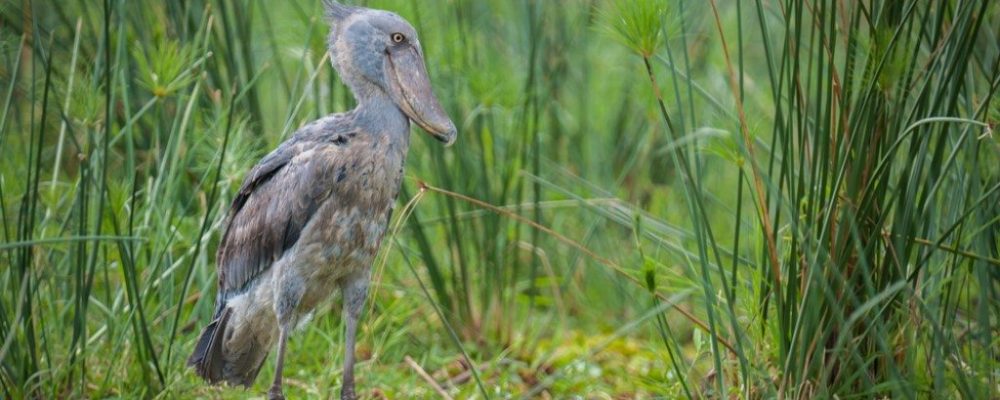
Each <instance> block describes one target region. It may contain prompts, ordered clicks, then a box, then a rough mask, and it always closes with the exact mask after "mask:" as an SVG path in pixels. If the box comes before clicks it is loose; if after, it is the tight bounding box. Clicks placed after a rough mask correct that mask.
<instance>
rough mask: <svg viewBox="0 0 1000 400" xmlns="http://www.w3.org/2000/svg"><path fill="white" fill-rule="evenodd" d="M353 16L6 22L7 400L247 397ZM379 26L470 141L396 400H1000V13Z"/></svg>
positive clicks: (389, 337)
mask: <svg viewBox="0 0 1000 400" xmlns="http://www.w3.org/2000/svg"><path fill="white" fill-rule="evenodd" d="M319 3H320V2H313V1H306V0H301V1H290V2H287V3H282V4H280V5H279V4H278V3H275V2H270V1H264V0H258V1H249V2H229V1H217V0H196V1H188V2H165V3H159V2H144V1H126V0H104V1H101V2H85V1H70V2H61V3H57V2H46V1H36V2H15V1H4V2H0V77H2V79H0V107H2V108H0V221H2V225H0V227H2V232H0V237H2V243H0V286H2V287H3V294H0V396H2V397H4V398H65V397H69V398H76V397H129V398H131V397H165V398H175V397H177V398H189V397H233V398H240V397H244V396H245V395H246V393H243V392H241V391H240V390H237V389H228V390H224V389H212V388H206V387H204V386H203V385H202V384H201V383H199V382H198V381H197V380H196V379H195V378H194V377H192V376H191V374H190V373H189V372H188V371H186V369H185V367H184V365H183V364H184V360H185V358H186V356H187V354H188V352H189V351H190V348H191V345H192V344H193V340H194V335H195V334H196V333H197V332H196V331H197V329H198V328H199V327H200V325H201V324H203V323H205V322H206V321H207V319H208V318H209V316H210V315H209V314H210V313H211V310H212V295H213V293H214V290H215V289H214V287H215V281H214V279H215V275H214V260H213V258H214V257H213V254H214V249H215V247H216V246H217V242H218V236H219V230H220V225H221V222H222V219H223V218H224V215H225V210H226V207H227V206H228V201H229V198H230V196H231V195H232V193H233V192H234V190H235V189H236V188H237V186H238V185H239V183H240V180H241V179H242V176H243V174H244V173H245V171H247V170H248V169H249V168H250V167H251V166H252V165H253V163H254V162H256V160H257V159H258V158H259V157H260V156H262V155H263V154H265V153H266V152H267V151H269V150H270V149H271V148H273V147H274V146H275V145H276V144H277V143H278V142H280V141H281V140H283V139H284V138H286V137H287V136H288V135H290V134H291V133H292V132H293V131H294V130H295V129H296V128H297V127H298V126H300V125H301V124H303V123H304V122H307V121H309V120H312V119H315V118H317V117H319V116H322V115H326V114H328V113H331V112H339V111H343V110H347V109H349V108H350V107H352V106H353V100H352V99H351V98H350V94H349V93H348V92H347V91H346V90H345V88H344V87H343V86H342V85H341V84H340V83H339V81H338V80H337V78H336V77H335V76H334V74H333V73H332V69H331V68H330V67H329V64H328V59H327V58H326V57H325V55H324V54H325V35H326V32H327V27H326V25H325V22H324V21H323V19H322V12H321V6H320V4H319ZM360 4H367V5H370V6H373V7H378V8H385V9H391V10H394V11H396V12H398V13H400V14H401V15H403V16H404V17H406V18H407V19H408V20H409V21H411V22H412V23H413V24H414V26H415V27H416V28H417V30H418V31H419V32H420V33H421V42H422V43H423V46H424V48H425V52H426V57H427V62H428V69H429V70H430V73H431V75H432V81H433V82H434V86H435V89H436V93H437V94H438V97H439V98H441V100H442V101H443V103H444V105H445V108H446V109H447V110H448V112H449V114H450V115H452V117H453V118H454V119H455V121H456V124H457V125H458V126H459V131H460V140H459V142H458V144H456V146H454V147H452V148H449V149H443V148H441V147H440V146H438V145H437V144H436V143H434V142H433V141H431V140H426V139H424V138H423V137H424V136H425V135H423V134H422V133H420V132H419V131H414V135H415V140H414V143H413V146H412V150H411V154H410V157H409V163H408V166H407V168H408V169H407V175H408V178H407V180H406V182H405V183H404V189H403V191H402V195H401V200H400V207H401V209H402V211H401V212H399V213H397V217H396V220H395V221H394V222H393V228H394V229H393V230H392V232H394V234H393V237H392V239H391V240H386V241H385V243H386V249H385V251H383V254H382V257H381V258H380V259H379V260H378V262H377V263H376V271H377V273H376V286H375V290H374V291H373V295H372V299H371V301H370V304H371V307H370V311H369V312H368V313H367V315H366V317H365V326H364V327H363V328H362V330H361V345H360V349H359V350H360V352H361V353H363V357H362V358H363V359H365V360H366V361H365V362H363V363H362V364H361V366H360V368H361V371H360V372H359V378H360V379H361V381H360V382H359V385H360V386H361V387H362V388H363V390H365V393H366V394H368V395H373V396H374V392H373V391H374V390H378V391H381V392H383V393H385V394H387V395H389V396H393V397H407V396H420V395H427V396H432V395H435V393H438V391H437V390H431V388H430V385H429V384H428V383H427V382H425V381H424V380H423V378H422V377H421V376H420V375H419V374H417V373H416V372H415V371H412V366H411V364H410V363H407V362H404V359H406V357H412V359H413V360H414V362H415V363H416V364H417V365H418V366H419V367H421V368H423V369H425V370H426V371H427V372H428V373H429V376H431V379H433V380H435V381H436V383H435V384H436V385H438V386H440V387H442V388H443V389H441V390H444V391H445V392H446V393H449V394H450V395H451V396H454V397H456V398H465V397H478V398H492V397H506V396H525V397H531V396H542V395H549V396H553V397H566V396H569V395H574V394H576V395H594V396H599V395H601V394H606V395H609V396H624V397H640V398H645V397H653V396H663V397H667V398H674V397H681V398H704V397H708V398H718V397H731V398H774V397H777V398H815V397H821V398H823V397H834V396H836V397H838V398H859V397H860V398H871V397H879V398H881V397H891V398H941V397H948V398H951V397H962V398H992V397H996V396H997V395H998V393H1000V383H998V377H997V375H996V374H997V369H998V365H1000V364H998V361H997V360H998V354H997V351H996V350H995V349H996V348H1000V347H998V343H997V340H996V339H994V337H996V336H997V333H998V324H1000V321H998V320H997V319H998V317H997V315H1000V310H998V308H1000V301H998V293H997V291H998V289H1000V284H998V282H1000V279H998V277H1000V274H998V271H1000V167H998V165H1000V157H998V156H1000V142H998V141H997V138H996V136H995V134H994V133H993V129H994V128H995V126H996V121H997V120H998V119H1000V101H997V100H996V99H995V95H996V92H997V86H998V85H1000V38H998V34H1000V32H998V31H997V26H1000V6H998V5H997V4H995V3H994V2H990V1H988V0H979V1H957V0H954V1H946V0H929V1H923V2H892V1H859V2H841V1H833V0H817V1H809V2H800V1H790V0H789V1H780V0H774V1H765V0H755V1H746V2H716V1H709V2H702V1H687V0H680V1H662V0H639V1H616V0H607V1H585V0H574V1H569V2H550V1H530V0H520V1H513V2H481V1H471V0H469V1H466V0H462V1H448V2H445V1H434V2H422V1H421V2H417V1H403V0H382V1H371V2H360ZM417 137H419V138H421V139H416V138H417ZM404 204H405V205H406V207H403V205H404ZM331 309H332V310H331V311H330V312H325V313H321V315H320V316H318V317H317V319H316V321H314V322H313V323H311V324H310V325H309V326H308V327H307V328H306V329H305V330H304V331H302V332H300V333H298V334H297V335H296V337H295V338H294V339H293V341H292V344H291V347H290V349H291V350H290V351H291V355H290V360H289V363H290V364H292V365H294V368H291V370H290V372H289V374H290V376H289V381H290V382H292V383H293V384H292V386H293V387H292V388H291V390H292V391H293V392H294V393H291V395H293V396H296V397H329V396H332V395H333V393H335V392H336V390H337V387H338V386H339V375H340V371H339V365H340V362H339V357H341V354H340V350H339V343H341V338H340V332H341V329H342V328H341V326H340V323H339V318H337V315H338V312H337V311H336V310H338V309H339V308H337V307H331ZM331 314H332V315H331ZM269 368H270V365H269V364H268V366H267V367H266V368H265V371H263V372H262V375H264V376H267V375H269V374H270V370H269ZM251 390H256V389H251ZM262 390H263V389H261V390H256V392H262Z"/></svg>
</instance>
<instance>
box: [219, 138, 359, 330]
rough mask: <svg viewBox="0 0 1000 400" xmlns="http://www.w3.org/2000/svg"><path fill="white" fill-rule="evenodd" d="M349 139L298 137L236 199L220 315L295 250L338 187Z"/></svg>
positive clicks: (223, 261) (262, 165)
mask: <svg viewBox="0 0 1000 400" xmlns="http://www.w3.org/2000/svg"><path fill="white" fill-rule="evenodd" d="M307 128H309V126H307V127H304V128H303V129H307ZM307 133H308V132H307ZM350 137H353V134H351V133H344V134H339V135H330V134H324V135H314V136H313V137H311V138H305V139H303V138H300V137H298V135H297V137H293V138H292V139H290V140H289V141H287V142H285V143H283V144H282V145H281V146H279V147H278V148H277V149H275V150H274V151H273V152H271V153H270V154H268V155H267V156H266V157H264V158H263V159H262V160H261V161H260V162H259V163H258V164H257V165H256V166H255V167H254V168H253V169H252V170H251V171H250V172H249V173H248V174H247V177H246V178H245V179H244V181H243V184H242V185H241V187H240V190H239V192H238V193H237V194H236V197H235V198H234V199H233V203H232V206H231V207H230V211H229V217H228V221H227V223H226V231H225V233H224V234H223V236H222V242H221V244H220V245H219V249H218V251H217V253H216V264H217V265H218V272H219V293H218V296H217V298H216V312H220V311H221V310H222V309H223V308H224V306H225V304H226V302H227V301H228V300H229V298H231V297H233V296H235V295H237V294H239V293H243V292H244V291H245V290H247V289H248V288H249V287H250V286H251V285H252V284H253V283H254V282H255V280H256V278H257V277H259V276H260V275H261V274H262V273H264V272H265V271H267V270H268V269H269V268H270V267H271V265H272V264H273V263H274V262H275V261H277V260H278V259H279V258H281V256H282V255H283V254H284V253H285V251H287V250H288V249H290V248H291V247H292V246H294V245H295V243H296V242H297V241H298V238H299V236H300V234H301V233H302V229H303V228H304V227H305V226H306V225H307V224H308V223H309V220H310V219H311V218H312V216H313V215H314V214H315V213H316V211H317V210H318V209H319V207H320V206H321V205H322V204H323V203H324V202H326V201H327V200H328V198H329V195H330V193H331V189H332V187H333V185H334V184H335V183H336V175H337V169H338V164H339V160H338V157H337V155H338V154H339V152H340V149H341V148H342V146H343V145H344V144H345V143H346V139H345V138H350Z"/></svg>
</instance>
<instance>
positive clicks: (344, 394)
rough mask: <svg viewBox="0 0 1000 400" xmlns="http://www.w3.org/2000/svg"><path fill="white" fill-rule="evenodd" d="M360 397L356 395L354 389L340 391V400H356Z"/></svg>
mask: <svg viewBox="0 0 1000 400" xmlns="http://www.w3.org/2000/svg"><path fill="white" fill-rule="evenodd" d="M357 398H358V395H356V394H354V388H353V387H351V388H347V387H345V388H342V389H340V400H356V399H357Z"/></svg>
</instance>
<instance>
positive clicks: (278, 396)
mask: <svg viewBox="0 0 1000 400" xmlns="http://www.w3.org/2000/svg"><path fill="white" fill-rule="evenodd" d="M267 400H285V395H284V393H282V391H281V388H280V387H273V386H272V387H271V390H268V391H267Z"/></svg>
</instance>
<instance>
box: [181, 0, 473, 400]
mask: <svg viewBox="0 0 1000 400" xmlns="http://www.w3.org/2000/svg"><path fill="white" fill-rule="evenodd" d="M324 4H325V6H326V16H327V18H328V20H329V21H330V22H331V33H330V38H329V47H330V52H331V54H332V56H333V57H332V59H333V64H334V67H335V68H336V69H337V71H338V73H339V74H340V76H341V78H342V80H343V81H344V83H345V84H347V85H348V86H349V87H350V88H351V91H352V92H353V93H354V94H355V97H357V99H358V103H359V105H358V107H357V108H356V109H354V110H353V111H350V112H347V113H342V114H336V115H333V116H329V117H326V118H322V119H319V120H317V121H314V122H312V123H309V124H307V125H305V126H303V127H302V128H300V129H299V130H298V131H297V132H296V133H295V134H294V135H293V136H292V137H291V138H289V139H288V140H286V141H285V142H284V143H282V144H281V145H280V146H278V148H277V149H275V150H274V151H272V152H271V153H270V154H268V155H267V156H266V157H264V158H263V159H262V160H261V161H260V162H259V163H258V164H257V165H256V166H255V167H254V168H253V169H252V170H251V171H250V172H249V173H248V174H247V176H246V178H245V179H244V181H243V184H242V185H241V187H240V190H239V192H238V193H237V194H236V196H235V198H234V199H233V202H232V206H231V208H230V212H229V216H228V219H227V222H226V229H225V233H224V234H223V236H222V241H221V244H220V245H219V249H218V251H217V253H216V263H217V265H218V279H219V285H218V294H217V297H216V312H215V320H214V321H213V322H212V323H211V324H210V325H209V326H208V327H206V329H205V330H204V331H203V333H202V336H201V338H200V339H199V340H198V343H197V344H196V346H195V351H194V354H192V356H191V358H190V359H189V363H190V364H191V365H193V366H194V367H195V370H196V372H197V373H198V375H200V376H202V377H203V378H205V379H206V380H207V381H209V382H212V383H214V382H219V381H226V382H228V383H230V384H236V385H245V386H249V385H250V384H252V383H253V381H254V380H255V378H256V376H257V374H258V372H259V370H260V368H261V365H262V364H263V362H264V360H265V359H266V358H267V354H268V352H269V351H270V349H271V348H272V346H273V345H274V344H275V343H276V342H277V344H278V352H277V354H278V355H277V368H276V373H275V381H274V384H273V385H272V388H271V391H270V392H269V394H270V396H271V397H272V398H282V397H283V395H282V390H281V387H282V386H281V374H282V368H283V365H284V354H285V346H286V342H287V337H288V333H289V331H290V329H291V328H292V327H293V326H295V325H296V324H298V323H299V322H300V321H301V320H303V319H304V318H306V317H307V316H308V315H310V314H311V312H312V311H313V309H314V308H315V307H316V306H317V305H318V304H319V303H320V302H322V301H323V300H325V299H326V298H328V297H329V296H330V294H331V293H333V292H335V290H336V289H337V288H340V289H341V291H342V292H343V294H344V312H345V315H344V317H345V319H346V321H347V322H346V327H347V328H346V329H347V332H346V334H345V338H346V342H345V352H346V354H345V361H344V384H343V387H342V391H341V394H342V397H343V398H353V397H354V379H353V377H354V375H353V374H354V372H353V366H354V335H355V331H356V328H357V320H358V317H359V314H360V311H361V309H362V306H363V304H364V300H365V296H366V294H367V287H368V280H369V269H370V267H371V263H372V261H373V259H374V257H375V255H376V253H377V252H378V248H379V246H380V244H381V241H382V237H383V235H384V234H385V230H386V226H387V224H388V220H389V216H390V215H391V211H392V207H393V203H394V202H395V199H396V196H397V194H398V191H399V187H400V184H401V180H402V177H403V164H404V162H405V159H406V153H407V150H408V148H409V128H410V121H411V120H412V121H414V122H416V123H417V124H418V125H420V126H421V127H422V128H424V129H425V130H426V131H428V132H429V133H431V134H432V135H433V136H435V137H436V138H438V139H439V140H441V141H444V142H446V143H449V144H450V143H451V142H452V141H453V140H454V137H455V132H456V130H455V127H454V124H452V123H451V120H450V119H449V118H448V116H447V115H446V114H445V113H444V111H442V110H441V106H440V104H438V102H437V99H436V98H435V97H434V95H433V92H432V91H431V89H430V85H429V80H428V79H427V73H426V69H425V67H424V64H423V50H422V49H421V47H420V43H419V41H418V40H417V38H416V33H415V32H414V31H413V28H412V27H411V26H410V25H409V24H408V23H406V21H404V20H403V19H402V18H400V17H399V16H397V15H395V14H392V13H389V12H385V11H379V10H369V9H364V8H358V7H348V6H344V5H341V4H339V3H336V2H332V1H324Z"/></svg>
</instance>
